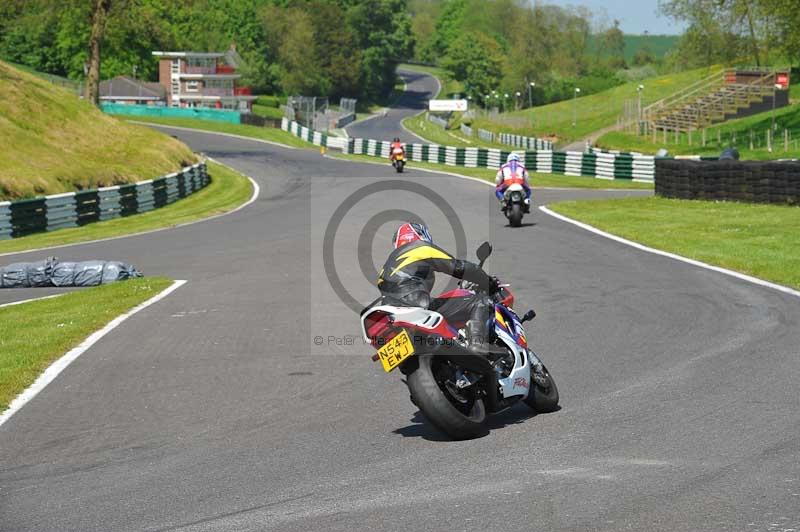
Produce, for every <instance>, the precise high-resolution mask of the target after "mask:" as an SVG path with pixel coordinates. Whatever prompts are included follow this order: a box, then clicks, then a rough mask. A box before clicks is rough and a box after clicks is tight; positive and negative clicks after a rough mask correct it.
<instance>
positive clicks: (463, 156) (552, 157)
mask: <svg viewBox="0 0 800 532" xmlns="http://www.w3.org/2000/svg"><path fill="white" fill-rule="evenodd" d="M283 129H284V130H286V131H289V132H291V133H293V134H294V135H296V136H298V137H300V138H302V139H304V140H307V141H308V142H312V143H314V144H316V145H318V146H329V147H336V148H339V147H341V150H342V152H344V153H350V154H355V155H369V156H372V157H384V158H388V157H389V150H390V147H391V142H388V141H381V140H373V139H354V138H343V137H339V138H337V137H328V136H326V135H323V134H321V133H317V132H313V131H310V130H308V129H307V128H304V127H302V126H300V125H299V124H296V123H294V122H288V121H284V124H283ZM405 149H406V157H407V158H408V160H410V161H416V162H426V163H435V164H444V165H449V166H464V167H467V168H492V169H496V168H499V167H500V166H501V165H502V164H503V163H505V162H506V159H507V157H508V155H509V154H510V153H512V152H511V151H510V150H502V149H497V148H456V147H453V146H439V145H436V144H406V145H405ZM514 153H518V154H519V156H520V159H521V161H522V162H523V164H524V165H525V167H526V168H527V169H528V170H529V171H531V172H536V173H542V174H563V175H571V176H589V177H598V178H603V179H632V180H635V181H649V182H652V181H653V179H654V176H655V157H652V156H647V155H642V156H630V155H625V154H621V155H614V154H596V153H582V152H556V151H549V150H539V151H536V150H530V151H516V152H514Z"/></svg>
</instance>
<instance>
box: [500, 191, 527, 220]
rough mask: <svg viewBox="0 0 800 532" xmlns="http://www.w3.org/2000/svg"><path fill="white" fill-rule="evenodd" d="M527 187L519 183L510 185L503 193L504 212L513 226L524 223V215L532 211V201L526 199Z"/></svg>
mask: <svg viewBox="0 0 800 532" xmlns="http://www.w3.org/2000/svg"><path fill="white" fill-rule="evenodd" d="M525 196H526V194H525V189H524V188H523V186H522V185H520V184H519V183H514V184H513V185H510V186H509V187H508V188H507V189H506V191H505V192H504V193H503V200H504V201H503V214H505V215H506V218H508V223H509V225H511V227H519V226H521V225H522V216H523V215H524V214H525V213H529V212H531V206H530V201H529V200H528V201H526V197H525Z"/></svg>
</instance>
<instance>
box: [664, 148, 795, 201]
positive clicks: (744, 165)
mask: <svg viewBox="0 0 800 532" xmlns="http://www.w3.org/2000/svg"><path fill="white" fill-rule="evenodd" d="M656 166H657V172H656V184H655V188H656V194H657V195H659V196H662V197H665V198H680V199H702V200H715V201H719V200H734V201H743V202H748V203H777V204H784V205H800V162H798V161H735V160H712V161H703V160H696V159H694V160H692V159H657V160H656Z"/></svg>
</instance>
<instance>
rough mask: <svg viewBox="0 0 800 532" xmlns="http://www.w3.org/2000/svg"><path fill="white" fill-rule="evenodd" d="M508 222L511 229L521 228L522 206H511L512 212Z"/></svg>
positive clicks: (515, 204)
mask: <svg viewBox="0 0 800 532" xmlns="http://www.w3.org/2000/svg"><path fill="white" fill-rule="evenodd" d="M508 222H509V223H510V224H511V227H519V226H521V225H522V205H520V204H519V203H514V204H512V205H511V212H510V213H509V214H508Z"/></svg>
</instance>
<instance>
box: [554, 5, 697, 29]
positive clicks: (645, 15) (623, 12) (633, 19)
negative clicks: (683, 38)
mask: <svg viewBox="0 0 800 532" xmlns="http://www.w3.org/2000/svg"><path fill="white" fill-rule="evenodd" d="M540 2H541V3H542V4H555V5H558V6H561V7H569V6H585V7H588V8H589V9H591V10H592V12H593V13H595V14H598V15H599V16H600V18H601V19H602V18H605V19H606V21H607V25H611V24H612V23H613V21H614V19H617V20H619V25H620V28H621V29H622V31H623V33H630V34H642V33H644V32H645V31H648V32H649V33H650V34H653V35H656V34H664V35H679V34H680V33H682V32H683V30H684V29H685V24H683V23H675V21H673V20H671V19H669V18H667V17H665V16H663V15H659V14H658V0H540Z"/></svg>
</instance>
